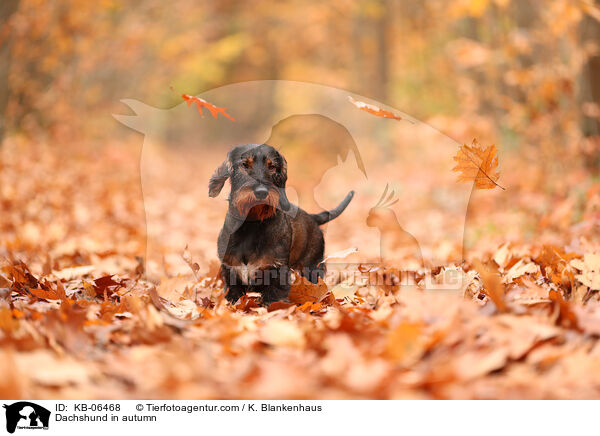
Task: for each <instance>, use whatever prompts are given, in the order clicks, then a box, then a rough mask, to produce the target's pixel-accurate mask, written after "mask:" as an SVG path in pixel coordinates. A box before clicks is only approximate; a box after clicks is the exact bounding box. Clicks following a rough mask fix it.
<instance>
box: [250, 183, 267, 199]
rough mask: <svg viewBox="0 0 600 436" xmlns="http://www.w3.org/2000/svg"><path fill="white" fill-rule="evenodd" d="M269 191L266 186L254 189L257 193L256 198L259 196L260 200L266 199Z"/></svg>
mask: <svg viewBox="0 0 600 436" xmlns="http://www.w3.org/2000/svg"><path fill="white" fill-rule="evenodd" d="M268 193H269V190H268V189H267V188H265V187H264V186H259V187H258V188H255V189H254V195H256V198H258V199H259V200H264V199H265V198H267V194H268Z"/></svg>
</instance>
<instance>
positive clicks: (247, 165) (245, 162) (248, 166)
mask: <svg viewBox="0 0 600 436" xmlns="http://www.w3.org/2000/svg"><path fill="white" fill-rule="evenodd" d="M242 166H243V167H244V168H246V169H248V168H250V162H248V161H247V160H245V161H243V162H242Z"/></svg>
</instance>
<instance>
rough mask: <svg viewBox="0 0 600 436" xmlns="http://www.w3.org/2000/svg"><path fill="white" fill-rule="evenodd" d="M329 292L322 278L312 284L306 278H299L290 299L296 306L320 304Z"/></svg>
mask: <svg viewBox="0 0 600 436" xmlns="http://www.w3.org/2000/svg"><path fill="white" fill-rule="evenodd" d="M327 292H328V289H327V285H326V284H325V282H324V281H323V280H322V279H321V278H319V281H318V282H317V283H312V282H310V281H309V280H308V279H306V278H305V277H299V278H298V279H296V281H295V282H294V283H292V286H291V287H290V294H289V297H288V298H289V300H290V301H291V302H292V303H295V304H304V303H306V302H309V303H318V302H319V301H321V299H322V298H323V297H324V296H325V295H326V294H327Z"/></svg>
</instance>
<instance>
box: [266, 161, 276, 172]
mask: <svg viewBox="0 0 600 436" xmlns="http://www.w3.org/2000/svg"><path fill="white" fill-rule="evenodd" d="M267 168H268V169H269V170H274V169H275V165H274V164H273V162H271V161H267Z"/></svg>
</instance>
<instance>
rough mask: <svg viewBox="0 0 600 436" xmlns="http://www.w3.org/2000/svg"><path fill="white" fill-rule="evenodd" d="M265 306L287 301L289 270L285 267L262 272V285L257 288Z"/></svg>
mask: <svg viewBox="0 0 600 436" xmlns="http://www.w3.org/2000/svg"><path fill="white" fill-rule="evenodd" d="M257 290H258V291H259V292H260V293H261V300H262V303H263V304H264V305H265V306H268V305H269V304H271V303H274V302H276V301H287V299H288V296H289V295H290V269H289V268H288V267H287V266H280V267H272V268H269V269H264V270H263V283H262V284H261V286H258V287H257Z"/></svg>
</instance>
